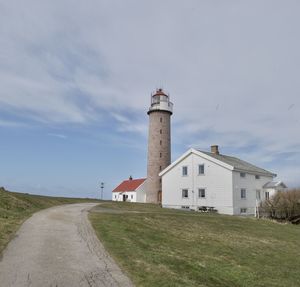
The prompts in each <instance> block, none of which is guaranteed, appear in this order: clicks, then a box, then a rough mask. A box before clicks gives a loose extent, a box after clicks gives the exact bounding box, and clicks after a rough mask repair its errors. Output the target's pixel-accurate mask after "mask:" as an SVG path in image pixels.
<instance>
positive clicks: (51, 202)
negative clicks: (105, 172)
mask: <svg viewBox="0 0 300 287" xmlns="http://www.w3.org/2000/svg"><path fill="white" fill-rule="evenodd" d="M87 201H92V200H89V199H79V198H63V197H49V196H39V195H30V194H24V193H16V192H9V191H6V190H5V189H3V188H0V252H1V251H2V250H3V248H4V247H5V246H6V244H7V243H8V242H9V240H10V239H11V238H12V237H13V235H14V234H15V232H16V230H17V229H18V227H19V226H20V225H21V224H22V222H23V221H24V220H25V219H26V218H28V217H29V216H30V215H32V214H33V213H34V212H36V211H38V210H41V209H44V208H48V207H51V206H55V205H61V204H68V203H78V202H87ZM93 201H95V200H93Z"/></svg>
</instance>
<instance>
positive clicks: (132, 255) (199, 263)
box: [90, 203, 300, 287]
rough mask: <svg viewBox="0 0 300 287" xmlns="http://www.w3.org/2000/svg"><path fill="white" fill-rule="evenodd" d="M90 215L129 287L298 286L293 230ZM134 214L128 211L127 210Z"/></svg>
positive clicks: (298, 250)
mask: <svg viewBox="0 0 300 287" xmlns="http://www.w3.org/2000/svg"><path fill="white" fill-rule="evenodd" d="M101 206H102V207H107V208H110V209H116V210H119V211H120V210H121V211H122V210H124V211H126V212H124V213H123V214H118V213H115V214H114V213H103V212H101V213H100V212H97V208H96V209H94V212H92V213H91V214H90V220H91V222H92V225H93V226H94V228H95V230H96V233H97V235H98V237H99V238H100V240H101V241H102V242H103V244H104V246H105V248H106V249H107V250H108V252H109V253H110V254H111V255H112V256H113V257H114V258H115V260H116V261H117V262H118V263H119V265H120V267H121V268H122V270H124V271H125V272H126V273H127V274H128V276H129V277H130V278H131V279H132V280H133V282H134V283H135V284H136V286H213V287H218V286H228V287H234V286H253V287H259V286H278V287H283V286H289V287H293V286H300V244H299V240H300V228H299V226H293V225H290V224H286V225H283V224H278V223H274V222H270V221H267V220H256V219H254V218H242V217H233V216H222V215H218V214H200V213H195V212H189V211H175V210H168V209H161V208H159V207H158V206H155V205H146V204H133V203H104V204H103V205H101ZM134 211H135V212H134Z"/></svg>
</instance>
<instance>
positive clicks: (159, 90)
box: [153, 89, 167, 96]
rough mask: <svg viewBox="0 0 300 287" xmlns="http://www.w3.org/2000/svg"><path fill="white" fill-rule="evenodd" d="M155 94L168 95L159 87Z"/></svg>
mask: <svg viewBox="0 0 300 287" xmlns="http://www.w3.org/2000/svg"><path fill="white" fill-rule="evenodd" d="M153 96H167V94H165V92H164V91H163V89H157V90H156V93H155V94H154V95H153Z"/></svg>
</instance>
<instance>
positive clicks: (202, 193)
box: [198, 188, 205, 198]
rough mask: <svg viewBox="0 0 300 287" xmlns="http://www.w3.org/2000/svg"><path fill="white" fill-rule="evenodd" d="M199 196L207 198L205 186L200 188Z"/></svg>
mask: <svg viewBox="0 0 300 287" xmlns="http://www.w3.org/2000/svg"><path fill="white" fill-rule="evenodd" d="M198 197H199V198H205V189H204V188H199V189H198Z"/></svg>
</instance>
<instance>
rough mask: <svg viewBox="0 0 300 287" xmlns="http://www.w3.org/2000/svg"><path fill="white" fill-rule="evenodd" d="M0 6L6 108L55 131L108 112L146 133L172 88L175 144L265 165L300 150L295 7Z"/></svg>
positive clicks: (0, 102) (127, 127)
mask: <svg viewBox="0 0 300 287" xmlns="http://www.w3.org/2000/svg"><path fill="white" fill-rule="evenodd" d="M0 5H1V7H0V8H1V9H0V11H1V12H0V27H1V28H0V35H1V37H0V81H1V90H0V110H1V109H2V110H5V111H9V112H11V113H18V114H19V113H21V114H22V115H23V116H24V117H29V118H33V119H35V120H38V121H41V122H47V123H49V122H52V123H55V124H59V123H66V122H73V123H80V124H86V123H89V122H91V121H105V118H103V117H102V116H101V115H102V111H106V112H107V111H108V112H111V116H112V117H113V118H114V119H115V120H116V121H117V122H118V123H119V131H124V132H126V131H132V132H138V133H143V134H144V135H146V133H145V129H146V126H147V116H146V110H147V107H148V105H149V96H150V92H151V91H152V90H153V89H155V88H156V87H159V86H163V87H165V88H166V89H167V90H168V91H169V92H170V93H171V99H172V101H173V102H174V115H173V121H174V123H175V125H174V126H175V127H176V128H177V129H178V130H177V131H175V132H174V134H175V136H176V139H175V141H177V142H182V143H183V144H186V145H197V146H200V147H206V146H207V147H208V146H209V145H210V144H211V143H217V144H220V145H222V146H225V147H230V146H235V147H236V148H237V149H242V148H246V147H248V146H255V145H256V146H257V148H256V149H254V151H253V153H254V154H253V156H255V154H259V156H260V157H263V158H265V160H266V161H267V160H268V159H271V158H274V157H275V155H276V154H277V153H279V152H281V151H282V150H291V149H297V148H298V147H299V145H300V133H299V107H300V97H299V94H300V82H299V80H298V75H299V74H300V54H299V50H300V41H299V37H297V36H295V35H298V27H299V24H300V23H299V22H300V20H299V17H298V13H297V12H298V11H299V8H300V4H299V2H298V1H289V3H282V1H271V0H268V1H251V3H250V2H249V3H244V2H236V1H224V2H220V1H219V2H213V1H212V2H211V1H209V2H207V1H204V2H203V1H192V0H191V1H186V2H182V1H150V2H145V1H143V2H141V1H137V0H136V1H134V0H132V1H126V3H125V2H122V1H95V0H90V1H85V2H84V3H83V2H82V3H81V2H78V3H76V5H74V3H73V2H72V1H68V0H65V1H60V2H59V4H57V3H56V2H55V1H43V2H40V1H34V0H30V1H26V2H24V3H20V1H16V0H15V1H2V3H0ZM254 19H255V21H254ZM141 112H145V119H144V120H142V119H138V120H136V118H135V117H133V118H131V117H130V114H141ZM128 115H129V116H128Z"/></svg>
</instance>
